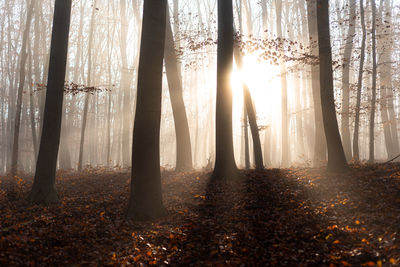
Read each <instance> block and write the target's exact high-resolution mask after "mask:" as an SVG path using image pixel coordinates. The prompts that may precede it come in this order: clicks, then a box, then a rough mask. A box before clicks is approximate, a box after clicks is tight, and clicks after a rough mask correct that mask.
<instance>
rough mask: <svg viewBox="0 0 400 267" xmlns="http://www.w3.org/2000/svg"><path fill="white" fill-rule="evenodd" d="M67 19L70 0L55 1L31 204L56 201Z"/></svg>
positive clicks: (68, 21) (30, 196) (66, 49)
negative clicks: (41, 128) (41, 126)
mask: <svg viewBox="0 0 400 267" xmlns="http://www.w3.org/2000/svg"><path fill="white" fill-rule="evenodd" d="M70 15H71V0H56V2H55V6H54V18H53V31H52V37H51V51H50V64H49V75H48V80H47V90H46V102H45V108H44V114H43V115H44V117H43V130H42V136H41V139H40V147H39V154H38V159H37V164H36V172H35V178H34V182H33V186H32V189H31V192H30V195H29V200H30V201H32V202H38V203H45V204H46V203H51V202H56V201H57V200H58V197H57V192H56V189H55V180H56V168H57V155H58V148H59V144H60V131H61V119H62V106H63V94H64V79H65V70H66V63H67V52H68V35H69V25H70Z"/></svg>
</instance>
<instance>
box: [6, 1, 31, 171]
mask: <svg viewBox="0 0 400 267" xmlns="http://www.w3.org/2000/svg"><path fill="white" fill-rule="evenodd" d="M32 13H33V1H31V2H30V3H29V8H28V11H27V15H26V24H25V30H24V34H23V36H22V46H21V64H20V66H19V68H20V70H19V84H18V91H17V108H16V111H15V122H14V138H13V148H12V154H11V175H12V176H15V175H17V168H18V146H19V141H18V140H19V131H20V125H21V108H22V94H23V89H24V86H25V67H26V60H27V52H26V49H27V42H28V38H29V31H30V28H31V22H32Z"/></svg>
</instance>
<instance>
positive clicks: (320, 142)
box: [307, 0, 326, 165]
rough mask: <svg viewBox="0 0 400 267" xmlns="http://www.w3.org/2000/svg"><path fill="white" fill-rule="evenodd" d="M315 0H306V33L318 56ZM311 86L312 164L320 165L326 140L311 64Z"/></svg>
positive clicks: (316, 72) (316, 77)
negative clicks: (312, 108)
mask: <svg viewBox="0 0 400 267" xmlns="http://www.w3.org/2000/svg"><path fill="white" fill-rule="evenodd" d="M316 1H317V0H307V21H308V35H309V39H310V43H311V51H310V53H311V55H313V56H318V29H317V16H316V12H317V2H316ZM310 68H311V87H312V95H313V103H314V117H315V145H314V157H313V163H314V165H320V163H321V161H324V160H325V159H326V141H325V138H324V126H323V119H322V107H321V96H320V85H319V72H320V71H319V66H318V65H311V67H310Z"/></svg>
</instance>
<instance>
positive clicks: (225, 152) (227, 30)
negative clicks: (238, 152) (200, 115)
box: [211, 0, 238, 179]
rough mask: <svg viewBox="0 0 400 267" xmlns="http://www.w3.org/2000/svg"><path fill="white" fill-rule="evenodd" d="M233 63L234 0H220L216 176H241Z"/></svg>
mask: <svg viewBox="0 0 400 267" xmlns="http://www.w3.org/2000/svg"><path fill="white" fill-rule="evenodd" d="M232 63H233V7H232V0H218V49H217V100H216V116H215V130H216V131H215V137H216V139H215V152H216V155H215V167H214V171H213V174H212V177H211V178H212V179H232V178H234V177H236V176H238V170H237V167H236V162H235V156H234V152H233V136H232V91H231V88H230V75H231V73H232Z"/></svg>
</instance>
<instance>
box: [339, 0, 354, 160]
mask: <svg viewBox="0 0 400 267" xmlns="http://www.w3.org/2000/svg"><path fill="white" fill-rule="evenodd" d="M349 7H350V13H349V28H348V30H347V37H346V40H345V43H346V44H345V48H344V54H343V70H342V120H341V125H340V127H341V130H342V141H343V148H344V151H345V155H346V159H347V160H350V159H351V140H350V129H349V127H350V124H349V113H350V60H351V54H352V50H353V39H354V33H355V30H356V24H355V18H356V1H355V0H349Z"/></svg>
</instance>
